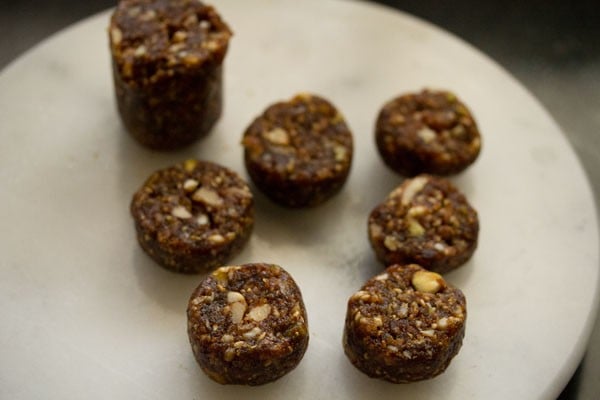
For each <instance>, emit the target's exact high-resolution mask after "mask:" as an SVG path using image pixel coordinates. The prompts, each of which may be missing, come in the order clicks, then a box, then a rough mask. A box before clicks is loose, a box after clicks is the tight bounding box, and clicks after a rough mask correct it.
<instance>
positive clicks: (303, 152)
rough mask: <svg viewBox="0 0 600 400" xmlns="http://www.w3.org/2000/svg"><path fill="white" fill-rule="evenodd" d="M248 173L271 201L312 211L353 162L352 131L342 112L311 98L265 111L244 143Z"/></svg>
mask: <svg viewBox="0 0 600 400" xmlns="http://www.w3.org/2000/svg"><path fill="white" fill-rule="evenodd" d="M242 144H243V146H244V159H245V164H246V169H247V170H248V174H249V175H250V177H251V178H252V181H253V182H254V183H255V184H256V186H257V187H258V188H259V189H260V190H261V191H262V192H263V193H265V194H266V195H267V196H268V197H269V198H270V199H271V200H273V201H275V202H276V203H279V204H281V205H284V206H287V207H311V206H316V205H318V204H321V203H323V202H324V201H326V200H327V199H329V198H330V197H332V196H333V195H335V194H336V193H337V192H338V191H339V190H340V189H341V188H342V186H343V185H344V183H345V182H346V179H347V178H348V174H349V172H350V166H351V163H352V152H353V141H352V133H351V132H350V130H349V129H348V126H347V125H346V122H345V120H344V118H343V116H342V115H341V114H340V112H339V111H338V110H337V109H336V108H335V107H334V106H333V105H332V104H331V103H330V102H329V101H327V100H325V99H323V98H321V97H318V96H315V95H310V94H299V95H296V96H295V97H294V98H292V99H291V100H289V101H285V102H279V103H276V104H273V105H271V106H270V107H268V108H267V109H266V110H265V111H264V112H263V114H262V115H260V116H259V117H257V118H256V119H255V120H254V121H253V122H252V123H251V124H250V126H249V127H248V128H247V129H246V131H245V133H244V137H243V140H242Z"/></svg>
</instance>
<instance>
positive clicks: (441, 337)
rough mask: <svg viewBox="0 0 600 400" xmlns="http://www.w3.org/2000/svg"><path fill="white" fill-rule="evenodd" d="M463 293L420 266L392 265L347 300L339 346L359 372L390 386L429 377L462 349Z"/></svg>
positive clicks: (463, 330)
mask: <svg viewBox="0 0 600 400" xmlns="http://www.w3.org/2000/svg"><path fill="white" fill-rule="evenodd" d="M466 316H467V309H466V300H465V297H464V295H463V293H462V292H461V291H460V290H459V289H457V288H455V287H453V286H451V285H449V284H448V283H446V282H445V281H444V279H443V278H442V277H441V276H440V275H438V274H437V273H435V272H430V271H426V270H424V269H423V268H421V267H420V266H418V265H415V264H411V265H406V266H401V265H394V266H391V267H389V268H388V269H387V270H386V271H385V272H384V273H382V274H380V275H377V276H376V277H374V278H372V279H370V280H369V281H367V283H366V284H365V285H364V286H363V287H362V288H361V289H360V290H359V291H358V292H356V293H354V294H353V295H352V296H351V297H350V300H349V301H348V311H347V314H346V323H345V328H344V337H343V346H344V350H345V352H346V355H347V356H348V358H349V359H350V361H351V362H352V364H354V366H356V368H358V369H359V370H361V371H362V372H364V373H365V374H367V375H368V376H370V377H373V378H380V379H384V380H387V381H390V382H393V383H408V382H414V381H419V380H424V379H429V378H433V377H435V376H437V375H439V374H441V373H442V372H444V371H445V370H446V368H447V367H448V365H449V364H450V361H451V360H452V358H453V357H454V356H455V355H456V354H457V353H458V351H459V349H460V347H461V346H462V340H463V337H464V335H465V322H466Z"/></svg>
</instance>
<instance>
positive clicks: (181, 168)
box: [130, 160, 254, 273]
mask: <svg viewBox="0 0 600 400" xmlns="http://www.w3.org/2000/svg"><path fill="white" fill-rule="evenodd" d="M130 208H131V214H132V216H133V219H134V221H135V227H136V231H137V238H138V242H139V243H140V245H141V247H142V249H144V251H145V252H146V253H147V254H148V255H150V257H152V258H153V259H154V260H155V261H156V262H158V263H159V264H160V265H162V266H163V267H165V268H167V269H170V270H172V271H176V272H182V273H199V272H203V271H208V270H210V269H213V268H216V267H218V266H221V265H223V263H225V262H226V261H228V260H229V259H231V258H232V257H233V256H235V255H236V254H237V253H238V252H239V251H240V250H241V249H242V247H243V246H244V245H245V244H246V242H247V241H248V239H249V237H250V234H251V232H252V227H253V224H254V200H253V197H252V193H251V192H250V188H249V187H248V185H247V184H246V182H244V181H243V180H242V179H241V178H240V177H239V176H238V175H237V174H236V173H235V172H233V171H231V170H229V169H227V168H225V167H222V166H220V165H217V164H214V163H210V162H206V161H197V160H187V161H185V162H183V163H180V164H177V165H175V166H173V167H170V168H166V169H163V170H160V171H157V172H155V173H154V174H152V175H151V176H150V177H149V178H148V180H147V181H146V182H145V183H144V185H143V186H142V187H141V188H140V189H139V190H138V191H137V192H136V193H135V194H134V196H133V199H132V201H131V206H130Z"/></svg>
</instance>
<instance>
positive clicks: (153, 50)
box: [109, 0, 231, 150]
mask: <svg viewBox="0 0 600 400" xmlns="http://www.w3.org/2000/svg"><path fill="white" fill-rule="evenodd" d="M230 36H231V31H230V30H229V28H228V26H227V25H226V24H225V22H223V20H222V19H221V18H220V16H219V15H218V14H217V12H216V11H215V9H214V8H213V7H211V6H207V5H204V4H203V3H202V2H200V1H197V0H121V1H120V2H119V4H118V6H117V8H116V10H115V12H114V14H113V15H112V18H111V23H110V27H109V37H110V49H111V54H112V65H113V78H114V85H115V94H116V100H117V106H118V110H119V113H120V115H121V119H122V121H123V123H124V125H125V127H126V129H127V131H128V132H129V133H130V134H131V135H132V136H133V137H134V138H136V139H137V140H138V141H139V142H140V143H142V144H143V145H145V146H148V147H150V148H153V149H158V150H168V149H174V148H178V147H182V146H185V145H187V144H190V143H192V142H193V141H195V140H196V139H198V138H199V137H201V136H203V135H206V134H207V133H208V132H209V130H210V129H211V128H212V126H213V125H214V124H215V122H216V121H217V120H218V119H219V117H220V115H221V109H222V96H223V95H222V75H223V70H222V63H223V59H224V57H225V54H226V53H227V47H228V43H229V38H230Z"/></svg>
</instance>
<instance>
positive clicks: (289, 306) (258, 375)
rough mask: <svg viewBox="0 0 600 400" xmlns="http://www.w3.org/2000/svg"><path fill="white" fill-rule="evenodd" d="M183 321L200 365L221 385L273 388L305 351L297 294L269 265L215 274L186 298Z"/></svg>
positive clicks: (284, 275) (305, 326)
mask: <svg viewBox="0 0 600 400" xmlns="http://www.w3.org/2000/svg"><path fill="white" fill-rule="evenodd" d="M187 317H188V336H189V339H190V344H191V346H192V351H193V353H194V356H195V357H196V360H197V361H198V364H199V365H200V367H201V368H202V370H203V371H204V372H205V373H206V374H207V375H208V376H209V377H210V378H211V379H213V380H214V381H216V382H219V383H222V384H238V385H252V386H254V385H262V384H265V383H268V382H272V381H274V380H276V379H278V378H280V377H282V376H283V375H285V374H287V373H288V372H290V371H291V370H293V369H294V368H296V366H297V365H298V364H299V363H300V361H301V359H302V357H303V356H304V353H305V351H306V348H307V346H308V338H309V334H308V322H307V317H306V310H305V307H304V302H303V300H302V295H301V293H300V289H299V288H298V286H297V285H296V283H295V282H294V280H293V279H292V277H291V276H290V275H289V274H288V273H287V272H286V271H285V270H284V269H283V268H281V267H279V266H277V265H273V264H264V263H260V264H245V265H240V266H226V267H221V268H219V269H217V270H215V271H214V272H213V273H212V274H211V275H209V276H208V277H206V278H205V279H204V280H203V281H202V282H201V283H200V285H199V286H198V287H197V289H196V290H195V291H194V293H193V294H192V296H191V297H190V300H189V303H188V309H187Z"/></svg>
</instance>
